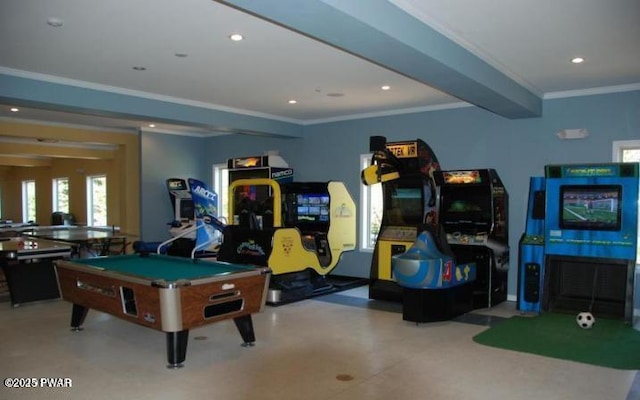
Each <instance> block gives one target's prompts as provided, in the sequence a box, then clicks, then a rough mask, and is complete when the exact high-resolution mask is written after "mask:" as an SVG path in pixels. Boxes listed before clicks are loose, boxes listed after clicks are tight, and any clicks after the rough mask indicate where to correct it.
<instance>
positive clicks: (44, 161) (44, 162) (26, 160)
mask: <svg viewBox="0 0 640 400" xmlns="http://www.w3.org/2000/svg"><path fill="white" fill-rule="evenodd" d="M0 166H2V167H50V166H51V159H50V158H35V157H20V156H3V155H0Z"/></svg>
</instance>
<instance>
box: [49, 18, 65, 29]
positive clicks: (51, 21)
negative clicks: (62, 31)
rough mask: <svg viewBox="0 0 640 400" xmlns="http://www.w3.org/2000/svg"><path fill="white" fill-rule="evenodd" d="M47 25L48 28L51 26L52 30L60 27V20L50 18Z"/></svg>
mask: <svg viewBox="0 0 640 400" xmlns="http://www.w3.org/2000/svg"><path fill="white" fill-rule="evenodd" d="M47 24H48V25H49V26H53V27H54V28H58V27H60V26H62V20H61V19H60V18H55V17H51V18H48V19H47Z"/></svg>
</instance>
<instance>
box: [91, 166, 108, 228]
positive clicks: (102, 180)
mask: <svg viewBox="0 0 640 400" xmlns="http://www.w3.org/2000/svg"><path fill="white" fill-rule="evenodd" d="M87 225H88V226H106V225H107V176H106V175H94V176H87Z"/></svg>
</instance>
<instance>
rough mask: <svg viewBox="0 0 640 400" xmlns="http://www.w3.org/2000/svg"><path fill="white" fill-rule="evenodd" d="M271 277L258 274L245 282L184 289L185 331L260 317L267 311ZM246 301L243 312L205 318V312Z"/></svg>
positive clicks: (235, 280)
mask: <svg viewBox="0 0 640 400" xmlns="http://www.w3.org/2000/svg"><path fill="white" fill-rule="evenodd" d="M269 276H270V275H269V274H268V273H264V274H254V275H251V276H244V277H241V278H237V277H233V276H229V278H228V279H225V280H219V281H216V282H211V283H208V284H203V285H193V286H184V287H182V288H181V289H180V291H181V304H182V324H183V326H184V328H185V329H189V328H192V327H195V326H201V325H204V324H209V323H212V322H216V321H220V320H223V319H227V318H236V317H240V316H243V315H250V314H253V313H258V312H260V311H262V310H263V308H264V304H265V300H266V297H265V293H266V290H267V286H268V279H269ZM238 299H242V300H243V306H242V309H240V310H237V311H233V312H230V313H225V314H221V315H216V316H212V317H209V318H206V317H205V312H204V309H205V307H207V306H215V305H219V304H224V303H230V302H233V301H237V300H238Z"/></svg>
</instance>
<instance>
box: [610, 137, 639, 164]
mask: <svg viewBox="0 0 640 400" xmlns="http://www.w3.org/2000/svg"><path fill="white" fill-rule="evenodd" d="M613 162H640V140H618V141H615V142H613Z"/></svg>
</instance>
